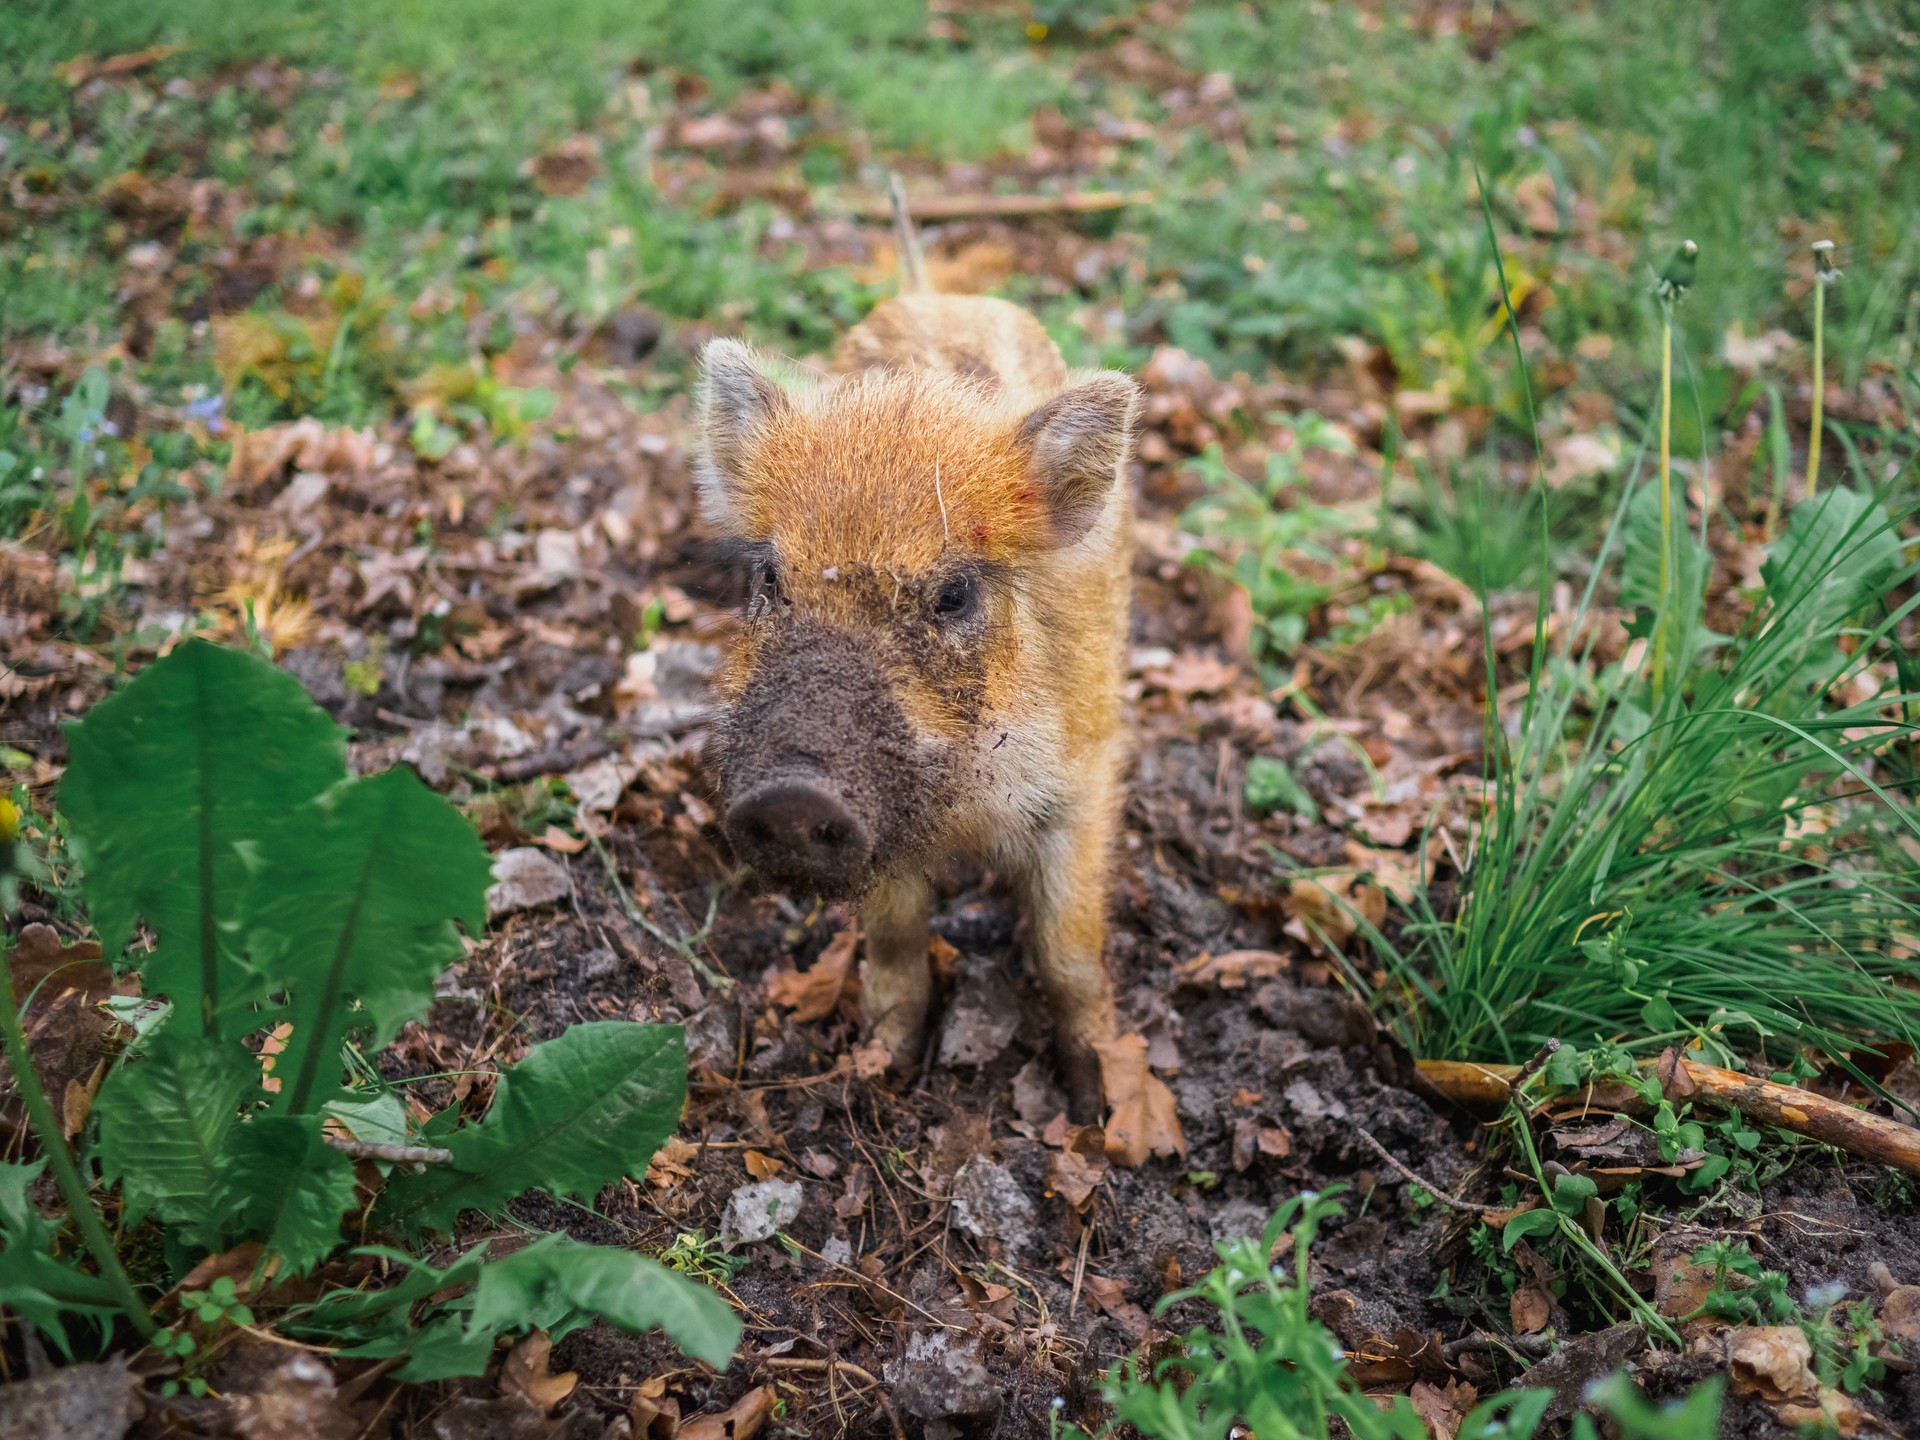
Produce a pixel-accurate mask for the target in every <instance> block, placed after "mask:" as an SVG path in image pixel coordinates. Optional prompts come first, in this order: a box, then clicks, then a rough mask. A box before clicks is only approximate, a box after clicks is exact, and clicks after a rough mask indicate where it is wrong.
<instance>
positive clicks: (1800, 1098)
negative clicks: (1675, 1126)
mask: <svg viewBox="0 0 1920 1440" xmlns="http://www.w3.org/2000/svg"><path fill="white" fill-rule="evenodd" d="M1661 1063H1662V1062H1661V1061H1659V1060H1643V1061H1641V1062H1640V1068H1641V1069H1642V1070H1645V1071H1647V1072H1649V1073H1651V1074H1655V1075H1658V1074H1659V1069H1660V1065H1661ZM1419 1067H1420V1074H1421V1075H1422V1076H1424V1077H1425V1078H1426V1080H1427V1081H1428V1083H1430V1084H1431V1085H1432V1086H1433V1088H1434V1089H1436V1090H1438V1091H1439V1092H1440V1093H1441V1094H1442V1095H1445V1096H1446V1097H1447V1098H1448V1099H1449V1100H1452V1101H1454V1102H1456V1103H1457V1104H1461V1105H1504V1104H1506V1103H1507V1100H1508V1098H1509V1097H1510V1095H1511V1090H1510V1086H1511V1084H1512V1081H1513V1078H1514V1076H1516V1075H1518V1074H1519V1073H1520V1067H1519V1066H1518V1065H1476V1064H1473V1063H1471V1062H1468V1061H1460V1060H1422V1061H1420V1062H1419ZM1679 1067H1680V1068H1681V1069H1683V1070H1684V1071H1685V1074H1686V1078H1687V1080H1689V1081H1690V1082H1692V1092H1691V1094H1690V1095H1689V1096H1688V1098H1690V1099H1692V1100H1693V1101H1694V1102H1695V1103H1697V1104H1700V1105H1703V1106H1705V1107H1707V1108H1708V1109H1711V1110H1719V1111H1726V1110H1735V1109H1737V1110H1738V1111H1739V1112H1740V1113H1741V1114H1742V1115H1744V1116H1745V1117H1746V1118H1747V1119H1749V1120H1764V1121H1765V1122H1766V1123H1767V1124H1769V1125H1777V1126H1779V1127H1780V1128H1781V1129H1782V1130H1791V1131H1792V1132H1793V1133H1794V1134H1796V1135H1804V1136H1806V1137H1807V1138H1808V1139H1809V1140H1818V1141H1819V1142H1820V1143H1821V1144H1823V1145H1832V1146H1834V1147H1835V1148H1836V1149H1840V1150H1844V1151H1846V1152H1847V1153H1848V1154H1849V1155H1858V1156H1860V1157H1861V1158H1862V1159H1865V1160H1873V1161H1877V1162H1878V1163H1879V1164H1882V1165H1887V1166H1891V1167H1892V1168H1893V1169H1895V1170H1904V1171H1905V1172H1906V1173H1907V1174H1909V1175H1920V1130H1916V1129H1914V1128H1913V1127H1912V1126H1911V1125H1902V1124H1901V1123H1900V1122H1899V1121H1897V1120H1886V1119H1883V1118H1881V1117H1880V1116H1878V1115H1869V1114H1867V1113H1866V1112H1865V1111H1864V1110H1857V1109H1855V1108H1854V1107H1853V1106H1851V1105H1847V1104H1843V1103H1842V1102H1841V1101H1838V1100H1829V1099H1828V1098H1827V1097H1826V1096H1824V1095H1816V1094H1814V1093H1813V1092H1812V1091H1811V1090H1802V1089H1800V1088H1799V1087H1798V1086H1797V1085H1779V1084H1776V1083H1775V1082H1773V1081H1771V1080H1761V1079H1758V1078H1756V1077H1755V1076H1752V1075H1741V1074H1739V1073H1738V1072H1736V1071H1733V1070H1722V1069H1720V1068H1719V1067H1718V1066H1714V1065H1702V1064H1700V1063H1699V1062H1698V1061H1694V1060H1688V1059H1685V1058H1682V1059H1681V1060H1680V1061H1679ZM1668 1089H1669V1093H1673V1091H1674V1087H1672V1086H1669V1087H1668ZM1679 1092H1680V1093H1685V1092H1686V1087H1685V1086H1680V1087H1679ZM1587 1094H1588V1096H1589V1097H1590V1098H1591V1100H1592V1102H1593V1104H1594V1106H1595V1108H1597V1109H1604V1110H1627V1111H1634V1110H1639V1111H1644V1110H1646V1109H1647V1105H1646V1102H1645V1101H1644V1100H1642V1099H1641V1098H1640V1095H1639V1093H1638V1092H1637V1091H1635V1090H1634V1089H1632V1088H1631V1087H1630V1086H1627V1085H1621V1084H1612V1085H1597V1086H1593V1087H1591V1088H1590V1089H1589V1090H1588V1091H1587Z"/></svg>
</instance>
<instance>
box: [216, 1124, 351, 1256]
mask: <svg viewBox="0 0 1920 1440" xmlns="http://www.w3.org/2000/svg"><path fill="white" fill-rule="evenodd" d="M323 1123H324V1122H323V1121H322V1120H321V1118H320V1116H318V1115H260V1116H256V1117H255V1118H254V1119H252V1120H249V1121H248V1122H247V1123H246V1124H244V1125H238V1126H235V1127H234V1130H233V1134H232V1136H231V1137H230V1138H229V1140H228V1143H227V1149H226V1153H225V1154H224V1155H222V1156H221V1158H220V1189H219V1192H218V1193H219V1196H220V1199H221V1201H222V1203H224V1204H225V1205H226V1207H227V1208H228V1210H229V1212H230V1213H231V1215H232V1217H233V1221H232V1230H233V1233H234V1234H235V1235H236V1236H245V1237H250V1238H252V1239H257V1240H261V1241H264V1242H265V1244H266V1247H267V1249H269V1250H271V1251H273V1252H274V1253H275V1254H277V1255H280V1256H282V1257H283V1258H284V1259H285V1260H286V1263H287V1269H288V1270H289V1271H290V1272H291V1273H293V1274H304V1273H305V1272H306V1271H308V1270H311V1269H312V1268H313V1267H314V1266H315V1265H317V1264H318V1263H319V1262H320V1261H322V1260H324V1259H326V1257H327V1256H328V1255H330V1254H332V1253H333V1251H334V1250H335V1249H337V1248H338V1247H339V1245H340V1219H341V1216H342V1215H344V1214H345V1213H346V1212H347V1210H349V1209H350V1208H352V1206H353V1187H354V1180H353V1162H352V1161H351V1160H349V1159H348V1158H347V1157H346V1156H345V1155H343V1154H341V1153H340V1151H338V1150H335V1149H334V1148H333V1147H332V1146H331V1145H329V1144H327V1143H326V1141H325V1140H324V1139H323V1138H322V1135H321V1125H322V1124H323Z"/></svg>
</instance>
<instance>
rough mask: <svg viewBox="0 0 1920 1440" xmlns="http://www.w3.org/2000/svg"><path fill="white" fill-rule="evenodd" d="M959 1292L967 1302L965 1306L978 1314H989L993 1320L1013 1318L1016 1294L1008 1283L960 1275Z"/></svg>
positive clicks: (1009, 1320) (1008, 1320) (1010, 1320)
mask: <svg viewBox="0 0 1920 1440" xmlns="http://www.w3.org/2000/svg"><path fill="white" fill-rule="evenodd" d="M960 1294H961V1296H962V1297H963V1298H964V1299H965V1300H966V1302H967V1308H968V1309H969V1310H972V1311H973V1312H975V1313H976V1314H979V1315H991V1316H992V1317H993V1318H994V1319H995V1320H1005V1321H1007V1322H1009V1323H1011V1322H1012V1320H1013V1315H1014V1306H1015V1302H1016V1300H1017V1298H1018V1297H1017V1296H1015V1295H1014V1293H1013V1287H1012V1286H1010V1285H995V1284H993V1283H992V1282H991V1281H987V1280H976V1279H974V1278H973V1276H971V1275H962V1276H960Z"/></svg>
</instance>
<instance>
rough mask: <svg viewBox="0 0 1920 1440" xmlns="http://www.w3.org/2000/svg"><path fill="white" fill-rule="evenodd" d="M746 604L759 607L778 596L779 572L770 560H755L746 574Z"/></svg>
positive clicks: (754, 607)
mask: <svg viewBox="0 0 1920 1440" xmlns="http://www.w3.org/2000/svg"><path fill="white" fill-rule="evenodd" d="M748 585H749V587H750V593H749V598H748V602H747V603H748V605H749V607H750V608H753V609H759V608H762V607H764V606H767V605H770V604H772V603H773V602H774V601H776V600H778V599H779V598H780V572H779V570H778V569H777V568H776V567H775V565H774V563H773V561H771V560H756V561H754V562H753V569H752V570H751V571H750V572H749V574H748Z"/></svg>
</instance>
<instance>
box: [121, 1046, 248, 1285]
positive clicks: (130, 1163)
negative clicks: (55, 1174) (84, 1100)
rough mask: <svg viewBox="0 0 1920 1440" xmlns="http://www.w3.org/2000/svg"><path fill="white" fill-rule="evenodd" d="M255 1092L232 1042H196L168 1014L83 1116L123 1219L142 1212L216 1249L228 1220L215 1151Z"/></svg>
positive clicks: (221, 1146) (241, 1051) (240, 1053)
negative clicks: (96, 1134) (123, 1207)
mask: <svg viewBox="0 0 1920 1440" xmlns="http://www.w3.org/2000/svg"><path fill="white" fill-rule="evenodd" d="M259 1093H260V1068H259V1062H258V1061H256V1060H255V1059H254V1058H253V1057H252V1056H251V1055H250V1054H248V1053H247V1051H246V1049H245V1048H243V1047H242V1046H241V1045H240V1044H239V1042H237V1041H233V1042H220V1041H209V1040H204V1039H202V1038H201V1037H200V1036H199V1035H198V1034H197V1033H195V1032H194V1031H192V1030H188V1029H183V1028H181V1026H180V1024H179V1022H177V1021H176V1023H174V1024H172V1025H169V1026H167V1027H166V1028H165V1029H163V1030H161V1031H160V1032H159V1033H158V1034H156V1035H155V1036H153V1037H152V1039H151V1040H150V1041H148V1042H147V1043H145V1044H143V1045H142V1046H140V1048H139V1049H138V1050H137V1051H136V1052H135V1053H133V1054H131V1055H129V1056H128V1057H127V1058H126V1059H125V1060H123V1061H122V1062H121V1063H120V1064H119V1065H118V1066H116V1067H115V1068H114V1070H113V1073H112V1074H110V1075H108V1076H107V1079H106V1083H105V1084H104V1085H102V1086H101V1087H100V1095H99V1098H98V1099H96V1100H95V1101H94V1106H93V1113H94V1114H95V1115H97V1116H98V1117H99V1119H100V1146H99V1156H100V1173H101V1175H102V1177H103V1178H105V1180H106V1181H107V1183H108V1184H112V1183H113V1182H115V1181H116V1180H117V1181H118V1182H119V1183H120V1186H121V1190H122V1193H123V1194H124V1196H125V1197H126V1204H127V1211H128V1216H129V1219H135V1220H137V1219H138V1218H139V1217H141V1216H143V1215H145V1214H147V1213H148V1212H149V1211H151V1212H153V1213H154V1214H157V1215H158V1216H159V1217H160V1218H161V1219H162V1220H164V1221H166V1222H167V1223H168V1224H170V1225H178V1226H180V1227H181V1229H182V1233H183V1236H184V1238H186V1239H187V1240H188V1241H189V1242H190V1243H193V1244H196V1245H199V1246H201V1247H202V1248H204V1249H208V1250H212V1249H217V1248H218V1247H219V1246H220V1244H221V1242H222V1238H223V1231H224V1229H225V1224H226V1221H227V1219H228V1218H229V1215H228V1212H227V1211H226V1209H225V1208H224V1206H223V1205H222V1203H221V1202H220V1200H219V1199H218V1198H217V1191H218V1189H219V1178H220V1172H219V1163H220V1155H221V1152H222V1150H223V1149H224V1148H225V1146H226V1143H227V1137H228V1135H229V1134H230V1133H231V1131H232V1130H233V1127H234V1120H235V1114H236V1112H237V1111H238V1109H239V1107H240V1106H241V1105H242V1104H243V1103H245V1101H246V1100H247V1098H248V1096H249V1095H253V1096H256V1097H257V1096H258V1095H259Z"/></svg>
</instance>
